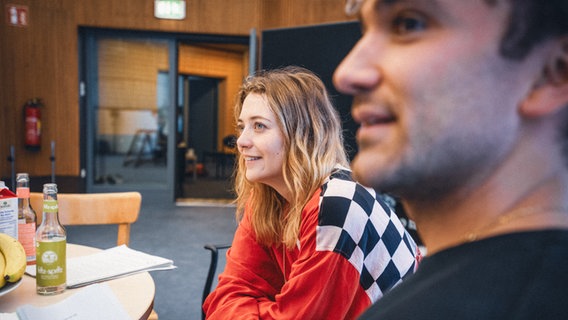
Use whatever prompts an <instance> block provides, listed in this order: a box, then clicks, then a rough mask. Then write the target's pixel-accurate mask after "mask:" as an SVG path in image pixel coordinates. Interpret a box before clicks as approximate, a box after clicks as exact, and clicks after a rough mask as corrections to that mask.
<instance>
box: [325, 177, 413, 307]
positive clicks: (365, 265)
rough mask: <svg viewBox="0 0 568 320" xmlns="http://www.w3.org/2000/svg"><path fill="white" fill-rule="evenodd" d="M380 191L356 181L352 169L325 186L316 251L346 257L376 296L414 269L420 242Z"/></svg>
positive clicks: (362, 282) (363, 285)
mask: <svg viewBox="0 0 568 320" xmlns="http://www.w3.org/2000/svg"><path fill="white" fill-rule="evenodd" d="M378 198H379V197H378V196H377V194H376V192H375V191H374V190H372V189H369V188H365V187H363V186H362V185H360V184H357V183H355V182H354V181H353V180H352V179H351V178H350V174H349V172H348V171H339V172H338V173H336V174H334V175H332V177H331V179H330V181H328V182H327V183H326V184H325V185H324V186H323V188H322V194H321V195H320V212H319V221H318V227H317V239H316V250H318V251H333V252H336V253H338V254H341V255H342V256H344V257H345V259H347V260H348V261H349V262H350V263H351V264H352V265H353V266H354V267H355V268H356V269H357V270H358V271H359V274H360V284H361V286H362V287H363V288H364V289H365V291H366V292H367V294H368V296H369V298H370V299H371V301H373V302H375V301H376V300H378V299H379V298H380V297H381V296H382V295H383V294H384V293H385V292H386V291H387V290H389V289H390V288H392V287H393V286H395V285H396V284H397V283H399V282H400V281H401V280H402V279H404V277H406V276H407V275H409V274H412V273H413V272H414V270H415V264H416V259H415V257H416V252H417V251H416V244H415V243H414V241H413V240H412V238H411V237H410V235H409V234H408V233H407V232H406V231H405V229H404V227H403V225H402V224H401V222H400V220H399V219H398V217H397V216H396V214H394V213H393V211H392V210H391V208H390V207H389V206H388V205H387V204H385V203H384V202H383V201H382V200H378Z"/></svg>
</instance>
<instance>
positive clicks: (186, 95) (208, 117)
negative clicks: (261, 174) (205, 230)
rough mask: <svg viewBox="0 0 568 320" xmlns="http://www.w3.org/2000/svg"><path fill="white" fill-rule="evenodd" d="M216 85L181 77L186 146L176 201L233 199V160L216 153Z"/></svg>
mask: <svg viewBox="0 0 568 320" xmlns="http://www.w3.org/2000/svg"><path fill="white" fill-rule="evenodd" d="M219 82H220V80H219V79H216V78H206V77H199V76H190V75H180V83H181V84H182V85H183V88H182V89H183V90H182V92H183V96H182V100H183V119H184V121H183V130H182V131H183V135H184V141H185V144H186V145H185V151H184V159H183V161H184V165H183V166H184V168H183V169H184V170H183V172H184V174H183V175H182V176H181V179H182V181H181V183H180V184H181V188H180V194H179V197H178V198H179V199H193V200H194V201H195V200H198V199H199V200H201V201H203V200H204V199H209V200H211V199H218V200H231V199H233V198H234V194H233V192H232V191H231V190H232V179H231V177H232V172H233V170H232V169H233V165H234V161H231V159H230V158H229V156H227V157H226V158H222V155H223V154H222V153H219V151H218V150H217V135H218V130H217V128H218V113H219V111H218V109H219V108H218V100H219V96H218V94H219ZM216 155H217V156H216ZM223 160H224V161H223Z"/></svg>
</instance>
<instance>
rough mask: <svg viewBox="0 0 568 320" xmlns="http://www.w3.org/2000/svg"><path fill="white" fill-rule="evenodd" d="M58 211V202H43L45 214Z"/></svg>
mask: <svg viewBox="0 0 568 320" xmlns="http://www.w3.org/2000/svg"><path fill="white" fill-rule="evenodd" d="M58 210H59V206H58V205H57V200H43V212H50V213H54V212H57V211H58Z"/></svg>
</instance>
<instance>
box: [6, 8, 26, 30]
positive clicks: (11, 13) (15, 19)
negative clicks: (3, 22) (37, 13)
mask: <svg viewBox="0 0 568 320" xmlns="http://www.w3.org/2000/svg"><path fill="white" fill-rule="evenodd" d="M6 17H7V22H8V25H10V26H14V27H27V26H28V6H22V5H16V4H7V5H6Z"/></svg>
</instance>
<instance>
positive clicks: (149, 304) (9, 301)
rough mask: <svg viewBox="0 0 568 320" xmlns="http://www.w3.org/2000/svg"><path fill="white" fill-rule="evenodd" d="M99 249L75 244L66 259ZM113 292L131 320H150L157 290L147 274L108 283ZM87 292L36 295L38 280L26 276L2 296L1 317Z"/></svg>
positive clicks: (66, 291) (75, 290) (0, 300)
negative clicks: (28, 307) (28, 305)
mask: <svg viewBox="0 0 568 320" xmlns="http://www.w3.org/2000/svg"><path fill="white" fill-rule="evenodd" d="M99 250H100V249H97V248H93V247H87V246H82V245H76V244H67V256H68V257H79V256H82V255H87V254H90V253H95V252H97V251H99ZM106 283H107V284H108V285H109V287H110V288H111V289H112V291H113V292H114V294H115V295H116V297H117V298H118V300H119V301H120V303H121V304H122V306H123V307H124V309H125V310H126V312H128V314H129V315H130V317H131V318H132V319H147V318H148V316H149V314H150V312H151V311H152V308H153V304H154V295H155V293H156V287H155V285H154V280H153V279H152V276H151V275H150V274H149V273H148V272H143V273H138V274H135V275H130V276H126V277H123V278H118V279H114V280H110V281H106ZM82 289H84V287H81V288H76V289H67V290H65V292H63V293H62V294H58V295H53V296H42V295H38V294H37V293H36V281H35V278H33V277H30V276H28V275H27V274H26V275H24V277H23V280H22V284H21V285H20V286H19V287H18V288H16V289H14V290H13V291H12V292H9V293H7V294H5V295H3V296H0V313H10V312H15V311H16V309H17V308H18V307H20V306H23V305H25V304H31V305H34V306H38V307H41V306H47V305H51V304H54V303H57V302H59V301H61V300H63V299H65V298H66V297H69V296H71V295H73V294H75V293H76V292H79V291H80V290H82Z"/></svg>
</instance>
